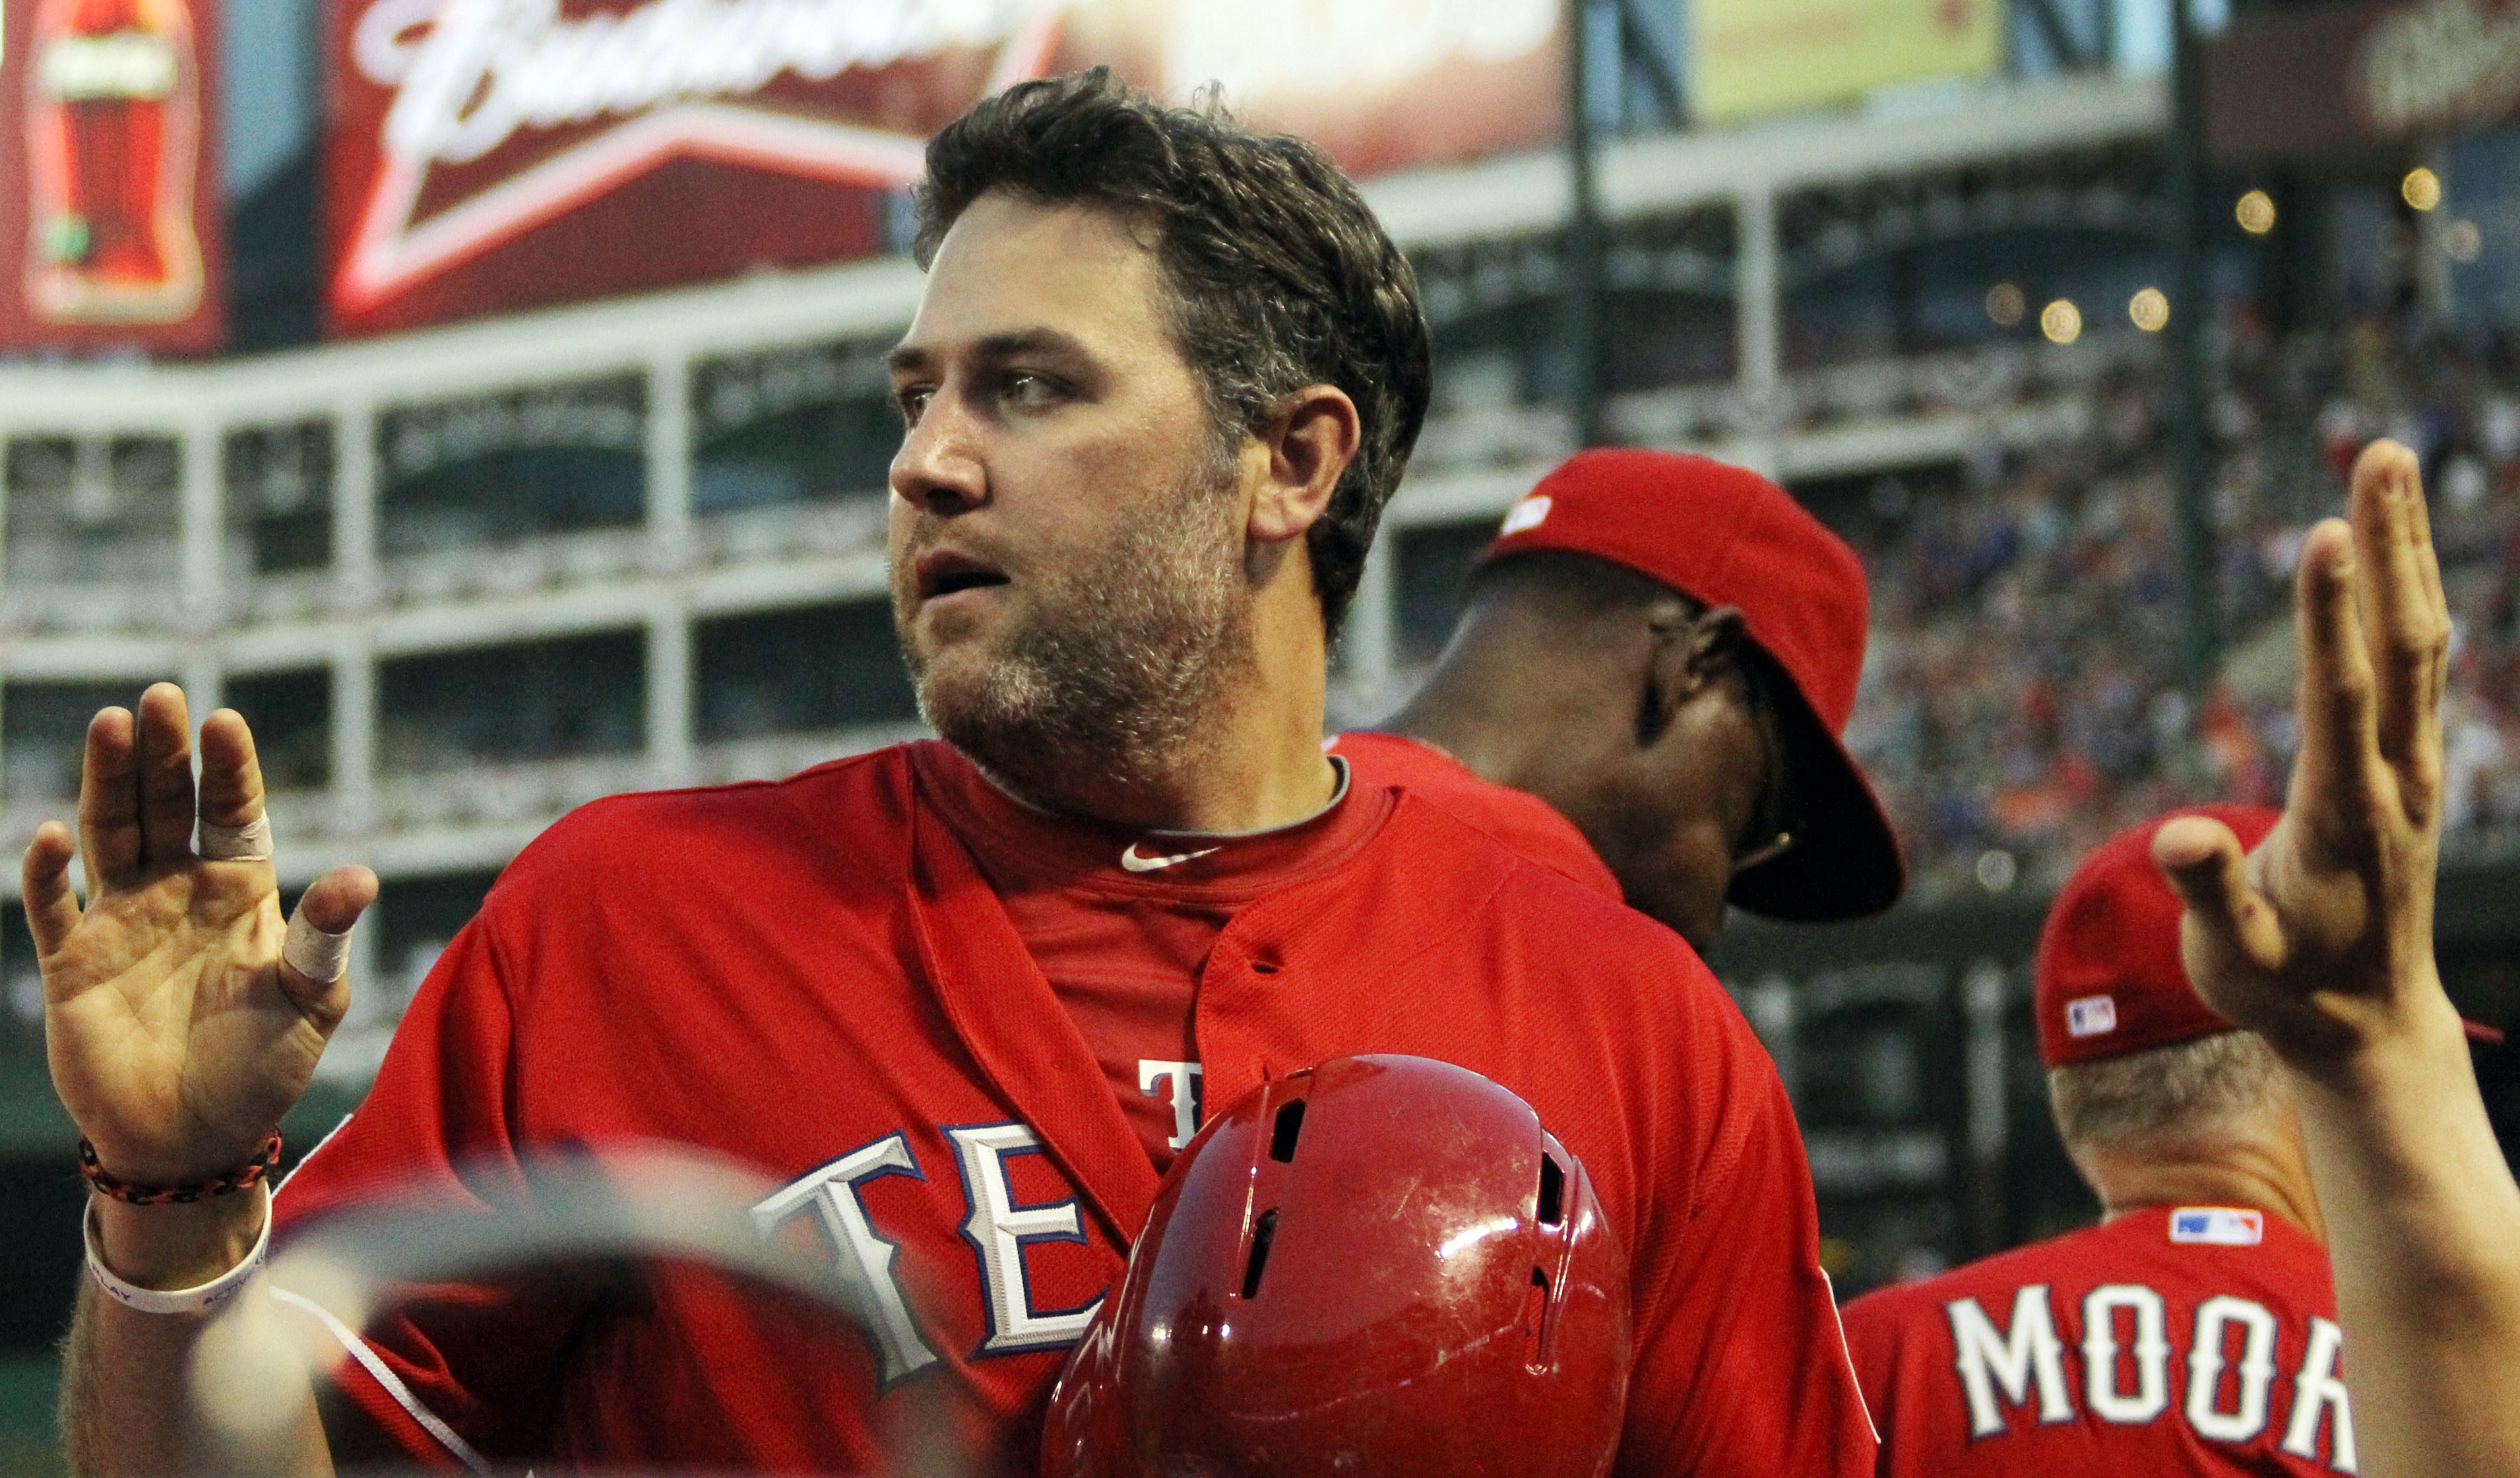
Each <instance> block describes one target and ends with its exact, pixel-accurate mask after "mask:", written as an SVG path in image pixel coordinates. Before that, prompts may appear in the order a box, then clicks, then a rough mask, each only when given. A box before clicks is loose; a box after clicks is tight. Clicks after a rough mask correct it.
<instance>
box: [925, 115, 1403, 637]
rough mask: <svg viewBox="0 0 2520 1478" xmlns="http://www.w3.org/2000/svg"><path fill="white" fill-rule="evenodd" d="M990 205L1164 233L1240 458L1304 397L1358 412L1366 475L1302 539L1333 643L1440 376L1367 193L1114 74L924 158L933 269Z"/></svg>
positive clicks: (962, 132)
mask: <svg viewBox="0 0 2520 1478" xmlns="http://www.w3.org/2000/svg"><path fill="white" fill-rule="evenodd" d="M993 190H996V191H1004V192H1006V193H1008V194H1010V195H1012V196H1015V197H1017V198H1018V199H1022V200H1026V201H1032V202H1040V203H1044V204H1059V203H1065V202H1078V203H1082V204H1087V205H1093V206H1098V207H1102V208H1104V209H1108V210H1110V211H1112V212H1114V213H1115V214H1118V215H1120V216H1122V217H1124V218H1125V219H1127V220H1129V221H1130V222H1131V223H1133V224H1135V225H1137V226H1139V227H1140V228H1141V229H1144V230H1147V231H1148V232H1149V234H1150V236H1151V245H1152V246H1153V247H1154V251H1155V257H1156V260H1157V262H1158V263H1159V264H1160V265H1161V267H1162V269H1163V275H1164V281H1165V283H1166V285H1167V287H1168V288H1169V289H1170V292H1169V294H1168V295H1169V297H1170V298H1171V301H1170V302H1168V303H1166V304H1165V305H1164V306H1165V309H1166V316H1167V317H1168V318H1169V319H1170V320H1171V325H1172V329H1173V334H1174V336H1175V338H1176V339H1177V340H1178V341H1179V343H1180V347H1181V351H1182V355H1183V357H1184V358H1185V359H1187V360H1188V361H1189V362H1190V366H1191V369H1192V371H1193V373H1195V374H1196V375H1197V377H1198V380H1199V383H1200V386H1201V388H1202V390H1203V392H1204V394H1205V398H1206V401H1207V414H1208V420H1209V423H1210V425H1211V428H1212V429H1213V430H1214V431H1215V432H1216V433H1217V435H1218V436H1219V437H1220V439H1222V440H1224V441H1225V443H1226V444H1227V445H1233V444H1236V443H1238V442H1239V441H1240V439H1241V437H1242V436H1243V435H1244V434H1246V433H1250V432H1254V431H1257V430H1259V429H1261V428H1262V427H1264V426H1265V425H1268V423H1269V421H1270V419H1271V418H1272V417H1273V416H1275V415H1276V414H1278V412H1279V411H1280V410H1281V409H1283V401H1284V399H1285V397H1286V396H1287V395H1289V394H1291V393H1293V392H1294V391H1295V390H1298V389H1300V388H1302V387H1303V386H1305V385H1308V384H1333V385H1336V386H1338V387H1339V388H1340V389H1342V390H1345V391H1346V392H1347V394H1348V397H1349V398H1350V399H1352V400H1354V401H1355V402H1356V408H1357V414H1358V416H1359V417H1360V419H1361V420H1362V422H1363V427H1362V439H1361V444H1360V445H1359V446H1358V448H1357V454H1356V460H1355V461H1354V462H1352V463H1350V464H1349V465H1348V469H1347V471H1346V472H1345V474H1343V475H1342V476H1341V477H1340V478H1339V482H1338V487H1337V489H1336V490H1335V491H1334V492H1332V493H1331V495H1330V502H1329V508H1328V510H1327V511H1326V512H1325V513H1324V514H1323V515H1322V517H1321V519H1320V521H1319V522H1317V523H1315V524H1314V525H1313V527H1312V530H1311V532H1310V533H1309V534H1307V535H1306V545H1307V548H1308V550H1309V552H1310V554H1311V557H1312V567H1313V583H1314V591H1315V593H1316V594H1317V595H1318V596H1319V597H1320V599H1321V603H1322V619H1323V621H1324V623H1325V624H1326V626H1327V627H1328V631H1329V632H1330V633H1331V634H1332V635H1336V633H1337V631H1338V629H1339V624H1340V622H1341V621H1342V620H1343V619H1345V617H1346V615H1347V608H1348V605H1349V603H1350V602H1351V601H1353V600H1354V599H1355V597H1356V587H1357V582H1358V581H1359V580H1360V579H1362V578H1363V577H1364V573H1365V558H1366V554H1367V552H1368V551H1370V550H1371V549H1372V548H1373V530H1374V525H1375V524H1376V523H1378V522H1380V521H1381V518H1382V510H1383V506H1384V505H1385V504H1387V503H1389V502H1390V501H1391V494H1392V490H1393V489H1394V488H1396V487H1398V486H1399V484H1400V473H1401V470H1402V469H1403V468H1405V467H1406V466H1407V465H1408V462H1409V451H1410V448H1411V447H1413V446H1415V445H1417V442H1418V426H1419V425H1420V424H1421V423H1423V422H1424V420H1425V418H1426V392H1427V384H1428V380H1429V369H1428V363H1427V348H1426V320H1425V317H1424V315H1423V314H1422V313H1420V312H1419V311H1418V275H1417V273H1415V272H1414V271H1412V270H1411V269H1410V266H1409V261H1408V259H1407V258H1406V257H1404V256H1402V255H1401V254H1400V248H1399V247H1397V246H1393V245H1392V244H1391V238H1390V237H1388V236H1386V235H1384V234H1383V231H1382V226H1381V223H1380V222H1378V221H1376V220H1375V219H1374V218H1373V211H1372V210H1371V209H1369V208H1367V206H1366V203H1365V201H1364V198H1363V197H1361V196H1359V195H1358V194H1357V191H1356V186H1355V185H1353V184H1352V183H1350V182H1349V180H1348V178H1347V176H1346V175H1345V174H1342V173H1341V172H1340V171H1339V168H1338V166H1337V165H1336V164H1333V163H1331V162H1330V160H1329V157H1328V156H1327V155H1325V154H1323V153H1322V151H1321V150H1319V149H1318V148H1316V147H1314V146H1313V145H1311V144H1308V143H1306V142H1304V141H1303V140H1301V139H1297V138H1291V137H1287V136H1285V135H1275V136H1264V135H1260V134H1255V133H1252V132H1250V131H1249V130H1247V129H1245V128H1243V127H1242V126H1241V125H1240V124H1239V123H1238V122H1237V121H1235V119H1234V118H1233V117H1232V115H1231V114H1229V113H1228V112H1226V111H1225V110H1224V108H1223V107H1222V106H1221V105H1219V104H1218V103H1217V102H1216V101H1215V100H1214V99H1213V98H1209V99H1204V100H1201V101H1200V102H1199V104H1198V105H1197V106H1194V107H1192V108H1167V107H1165V106H1164V105H1163V104H1162V103H1160V102H1158V101H1157V100H1155V99H1154V98H1151V97H1149V96H1148V95H1147V94H1145V93H1143V92H1140V91H1138V90H1137V89H1135V88H1132V87H1130V86H1128V85H1127V84H1125V83H1123V82H1121V81H1119V80H1117V79H1116V78H1114V77H1113V76H1112V75H1111V73H1110V70H1109V68H1107V67H1096V68H1095V69H1093V70H1092V71H1087V72H1078V73H1074V74H1071V75H1068V76H1063V77H1053V78H1050V79H1047V80H1044V81H1039V82H1026V83H1023V84H1021V85H1019V86H1016V87H1012V88H1009V89H1008V90H1007V91H1005V92H1003V93H1000V94H999V95H998V96H996V97H993V98H990V99H989V100H988V101H986V102H984V103H981V104H980V105H979V106H978V107H976V108H974V109H972V110H971V111H970V112H967V113H965V114H964V115H963V116H962V117H960V118H958V119H956V120H955V121H954V122H953V123H952V124H950V125H949V126H947V128H946V129H945V131H944V132H942V133H940V134H938V135H937V136H936V137H935V138H934V139H933V140H931V141H930V142H929V143H928V145H927V179H926V182H925V183H924V184H922V185H921V186H920V188H919V192H918V196H917V205H918V212H919V236H918V243H917V247H916V249H917V252H918V257H919V262H920V265H921V266H922V267H923V266H925V265H927V264H928V263H929V262H930V261H932V260H933V259H934V257H935V254H936V247H937V245H938V243H940V242H941V241H943V240H944V237H945V233H946V231H947V230H948V229H950V228H951V227H952V226H953V224H954V222H955V220H956V219H957V218H958V217H960V216H961V215H962V213H963V212H964V211H965V210H966V209H968V208H969V207H970V204H971V202H973V201H976V200H978V199H979V198H980V197H981V196H983V195H985V194H987V193H989V192H990V191H993Z"/></svg>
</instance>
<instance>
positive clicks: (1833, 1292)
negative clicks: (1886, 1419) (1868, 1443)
mask: <svg viewBox="0 0 2520 1478" xmlns="http://www.w3.org/2000/svg"><path fill="white" fill-rule="evenodd" d="M1820 1286H1821V1291H1823V1292H1824V1293H1826V1294H1827V1295H1828V1322H1829V1326H1830V1327H1831V1328H1833V1329H1835V1330H1836V1331H1837V1358H1838V1359H1839V1360H1840V1361H1843V1362H1844V1363H1845V1365H1846V1378H1847V1379H1848V1380H1850V1381H1853V1382H1854V1383H1855V1408H1856V1410H1857V1411H1862V1412H1863V1413H1864V1425H1865V1426H1866V1428H1868V1430H1869V1431H1870V1432H1871V1433H1872V1445H1873V1446H1874V1447H1876V1448H1877V1447H1879V1446H1881V1423H1879V1422H1877V1421H1875V1420H1873V1419H1872V1403H1870V1402H1868V1401H1867V1400H1865V1399H1864V1377H1863V1376H1861V1375H1859V1374H1857V1373H1856V1371H1855V1347H1854V1346H1853V1345H1850V1344H1848V1343H1847V1342H1846V1321H1845V1320H1843V1319H1841V1318H1839V1317H1838V1312H1837V1284H1836V1283H1835V1282H1834V1281H1832V1280H1831V1279H1830V1277H1829V1276H1828V1270H1827V1269H1826V1268H1823V1269H1821V1270H1820Z"/></svg>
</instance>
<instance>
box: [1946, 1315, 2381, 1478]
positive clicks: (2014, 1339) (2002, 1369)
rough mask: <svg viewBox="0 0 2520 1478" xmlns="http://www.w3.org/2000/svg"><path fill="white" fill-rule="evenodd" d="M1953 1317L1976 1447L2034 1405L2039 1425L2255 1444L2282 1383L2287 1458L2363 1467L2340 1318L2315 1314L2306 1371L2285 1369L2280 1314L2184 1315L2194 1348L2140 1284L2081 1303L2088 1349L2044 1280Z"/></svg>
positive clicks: (1959, 1367) (1997, 1435)
mask: <svg viewBox="0 0 2520 1478" xmlns="http://www.w3.org/2000/svg"><path fill="white" fill-rule="evenodd" d="M1943 1312H1944V1314H1945V1316H1946V1317H1947V1318H1949V1320H1950V1321H1951V1330H1952V1345H1953V1348H1954V1350H1955V1352H1956V1355H1955V1359H1954V1368H1955V1369H1956V1371H1957V1372H1958V1377H1959V1398H1960V1400H1961V1401H1962V1402H1964V1403H1965V1404H1966V1407H1967V1411H1968V1430H1969V1437H1970V1440H1971V1441H1973V1442H1974V1441H1981V1440H1986V1439H2001V1438H2003V1437H2004V1436H2005V1435H2006V1434H2007V1433H2008V1432H2009V1431H2010V1430H2011V1426H2010V1422H2009V1420H2008V1418H2007V1416H2006V1411H2007V1409H2011V1410H2016V1411H2017V1410H2024V1409H2026V1410H2029V1411H2035V1412H2036V1413H2037V1418H2038V1421H2039V1422H2040V1423H2041V1424H2049V1423H2057V1422H2069V1421H2074V1420H2077V1419H2090V1420H2094V1421H2099V1422H2109V1423H2117V1424H2121V1425H2136V1424H2141V1423H2146V1422H2155V1421H2182V1422H2184V1423H2186V1425H2187V1427H2188V1429H2189V1430H2191V1431H2193V1432H2194V1433H2195V1434H2196V1435H2197V1436H2198V1437H2201V1438H2205V1439H2207V1440H2209V1441H2212V1442H2218V1443H2229V1444H2233V1445H2239V1444H2246V1443H2252V1442H2257V1441H2259V1440H2260V1439H2261V1438H2263V1437H2264V1436H2265V1435H2267V1433H2268V1431H2269V1424H2270V1422H2271V1421H2273V1419H2274V1417H2273V1409H2274V1397H2275V1392H2276V1388H2277V1385H2278V1383H2280V1384H2282V1385H2283V1386H2285V1387H2286V1388H2288V1390H2289V1393H2290V1397H2291V1400H2290V1402H2289V1404H2288V1405H2289V1415H2288V1416H2286V1417H2285V1418H2284V1420H2283V1422H2282V1425H2281V1431H2282V1434H2283V1435H2282V1439H2281V1442H2280V1447H2281V1449H2282V1451H2284V1452H2285V1453H2287V1454H2290V1455H2291V1456H2295V1457H2301V1458H2306V1459H2308V1460H2310V1461H2313V1462H2317V1461H2318V1460H2320V1458H2321V1457H2322V1456H2324V1457H2325V1460H2326V1462H2327V1465H2328V1466H2329V1467H2331V1468H2333V1469H2335V1470H2336V1471H2338V1472H2344V1473H2350V1472H2353V1471H2354V1470H2355V1466H2354V1461H2355V1459H2354V1414H2353V1409H2352V1407H2351V1405H2350V1403H2349V1402H2348V1400H2347V1398H2346V1394H2345V1382H2344V1379H2343V1378H2342V1375H2341V1373H2340V1370H2339V1366H2340V1365H2341V1359H2342V1355H2343V1352H2344V1336H2343V1334H2342V1333H2341V1332H2340V1331H2339V1330H2338V1328H2337V1326H2336V1324H2335V1323H2334V1322H2333V1321H2329V1320H2325V1319H2320V1318H2318V1317H2316V1316H2313V1317H2312V1318H2311V1320H2310V1328H2309V1336H2308V1338H2307V1340H2305V1341H2304V1343H2303V1346H2302V1349H2303V1355H2302V1359H2301V1362H2300V1364H2299V1365H2298V1366H2297V1367H2296V1368H2294V1369H2292V1370H2289V1371H2285V1370H2279V1369H2278V1368H2277V1367H2276V1364H2275V1358H2274V1357H2275V1348H2276V1343H2277V1340H2276V1336H2277V1333H2278V1329H2279V1321H2278V1319H2277V1317H2276V1316H2275V1314H2273V1312H2272V1311H2270V1310H2269V1309H2267V1307H2266V1306H2265V1305H2263V1304H2261V1303H2258V1302H2256V1301H2254V1300H2251V1299H2246V1298H2240V1297H2236V1296H2234V1295H2230V1294H2216V1295H2214V1296H2212V1297H2209V1298H2204V1299H2201V1300H2198V1301H2197V1302H2196V1303H2195V1305H2194V1307H2193V1308H2192V1309H2188V1310H2183V1311H2176V1312H2180V1313H2183V1314H2184V1315H2185V1316H2186V1317H2185V1318H2183V1319H2181V1320H2180V1321H2179V1323H2180V1324H2181V1325H2183V1326H2184V1327H2185V1328H2187V1329H2188V1330H2189V1331H2190V1334H2189V1337H2188V1339H2187V1341H2186V1348H2185V1349H2184V1350H2180V1349H2178V1348H2176V1346H2175V1345H2174V1342H2173V1339H2172V1329H2173V1322H2172V1317H2173V1314H2174V1310H2173V1309H2172V1306H2171V1304H2170V1301H2169V1300H2167V1299H2165V1298H2163V1297H2162V1295H2161V1294H2159V1293H2157V1292H2155V1291H2154V1290H2153V1289H2151V1288H2149V1287H2146V1286H2145V1285H2143V1284H2141V1283H2103V1284H2101V1285H2100V1286H2098V1287H2096V1288H2093V1289H2092V1290H2091V1292H2090V1293H2088V1294H2086V1295H2085V1296H2084V1298H2083V1301H2082V1308H2081V1309H2080V1310H2079V1311H2078V1312H2079V1313H2080V1315H2081V1322H2082V1329H2083V1335H2082V1341H2081V1344H2080V1347H2079V1348H2073V1347H2069V1346H2068V1345H2067V1343H2066V1341H2065V1340H2064V1339H2063V1338H2062V1337H2060V1336H2059V1334H2058V1332H2057V1331H2058V1321H2057V1317H2056V1310H2055V1308H2054V1306H2053V1300H2052V1299H2051V1298H2050V1296H2049V1292H2048V1284H2046V1283H2031V1284H2028V1285H2027V1286H2024V1287H2022V1288H2021V1289H2019V1290H2018V1291H2016V1292H2015V1293H2014V1294H2013V1299H2012V1307H2011V1308H2010V1309H2008V1310H1997V1311H1994V1312H1992V1313H1991V1312H1990V1311H1989V1310H1988V1309H1987V1308H1986V1307H1985V1306H1984V1305H1983V1304H1981V1303H1980V1302H1979V1301H1978V1300H1977V1299H1976V1298H1974V1297H1969V1298H1957V1299H1953V1300H1952V1301H1951V1302H1950V1303H1948V1304H1946V1305H1944V1306H1943ZM2078 1359H2079V1365H2080V1372H2081V1378H2080V1379H2079V1380H2077V1379H2075V1378H2074V1374H2073V1367H2074V1366H2076V1364H2077V1362H2078ZM2322 1428H2324V1429H2326V1436H2327V1439H2328V1440H2327V1446H2326V1448H2325V1450H2324V1453H2323V1454H2322V1451H2321V1447H2320V1441H2319V1439H2320V1436H2321V1429H2322Z"/></svg>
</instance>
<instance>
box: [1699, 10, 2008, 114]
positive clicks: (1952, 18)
mask: <svg viewBox="0 0 2520 1478" xmlns="http://www.w3.org/2000/svg"><path fill="white" fill-rule="evenodd" d="M1693 28H1694V30H1695V32H1696V34H1695V36H1694V39H1693V45H1692V47H1691V52H1692V61H1691V66H1690V76H1689V89H1688V91H1689V104H1690V112H1692V113H1694V114H1695V116H1696V117H1697V119H1698V121H1700V122H1707V123H1721V122H1727V121H1730V120H1732V119H1734V118H1745V117H1751V116H1754V115H1756V114H1759V113H1765V112H1784V111H1786V110H1788V109H1795V108H1810V107H1814V106H1817V105H1821V104H1827V103H1842V102H1851V101H1853V100H1855V99H1857V98H1861V97H1862V96H1864V95H1865V94H1866V93H1868V92H1870V91H1871V90H1873V89H1874V88H1876V87H1885V86H1888V85H1890V84H1891V83H1894V82H1913V81H1920V80H1923V79H1925V78H1928V77H1951V76H1982V75H1984V74H1986V73H1988V72H1991V71H1993V70H1995V69H1996V67H1999V66H2001V65H2002V64H2003V0H1696V3H1695V6H1694V18H1693Z"/></svg>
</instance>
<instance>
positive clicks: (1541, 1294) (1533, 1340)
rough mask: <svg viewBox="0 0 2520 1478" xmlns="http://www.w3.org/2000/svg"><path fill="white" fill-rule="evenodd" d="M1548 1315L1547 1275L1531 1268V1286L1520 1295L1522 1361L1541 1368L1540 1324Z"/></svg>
mask: <svg viewBox="0 0 2520 1478" xmlns="http://www.w3.org/2000/svg"><path fill="white" fill-rule="evenodd" d="M1548 1317H1549V1275H1547V1274H1545V1273H1543V1272H1541V1271H1540V1270H1539V1269H1537V1268H1534V1269H1532V1270H1531V1288H1530V1290H1529V1291H1528V1292H1526V1293H1524V1294H1523V1296H1522V1363H1523V1364H1524V1365H1526V1366H1531V1367H1532V1368H1533V1369H1535V1370H1537V1369H1539V1368H1541V1365H1542V1362H1541V1359H1540V1334H1541V1325H1542V1324H1543V1323H1544V1322H1545V1321H1547V1319H1548Z"/></svg>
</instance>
